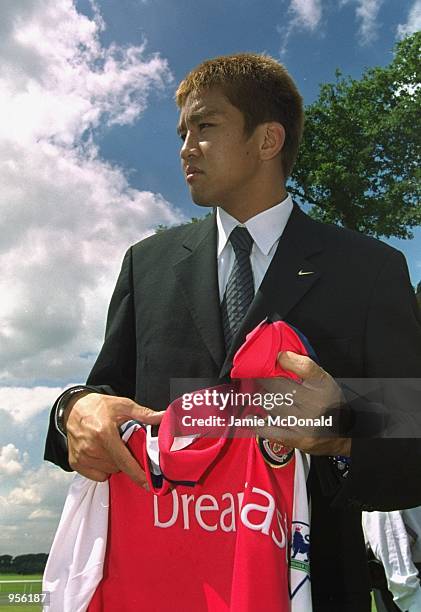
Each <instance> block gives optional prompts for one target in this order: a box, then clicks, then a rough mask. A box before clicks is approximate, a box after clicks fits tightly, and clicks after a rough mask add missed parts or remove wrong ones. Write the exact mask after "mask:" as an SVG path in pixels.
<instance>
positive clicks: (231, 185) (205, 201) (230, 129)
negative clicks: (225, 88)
mask: <svg viewBox="0 0 421 612" xmlns="http://www.w3.org/2000/svg"><path fill="white" fill-rule="evenodd" d="M177 131H178V132H179V134H180V136H181V138H182V140H183V141H184V142H183V146H182V148H181V151H180V155H181V163H182V169H183V173H184V176H185V178H186V181H187V183H188V185H189V188H190V192H191V196H192V199H193V201H194V202H195V203H196V204H199V205H201V206H214V205H218V206H221V207H222V208H225V210H227V211H228V212H229V211H230V210H235V208H236V207H237V206H238V205H239V203H240V202H241V201H242V202H243V206H244V205H246V202H247V196H248V197H250V190H251V191H254V190H255V183H256V181H257V175H258V172H259V166H260V163H259V162H260V159H259V145H258V142H257V137H256V135H255V134H256V131H255V132H254V133H253V134H252V135H251V136H250V137H249V138H247V136H246V134H245V132H244V117H243V114H242V113H241V111H240V110H238V108H236V107H235V106H233V105H232V104H231V103H230V102H229V101H228V99H227V98H226V97H225V95H224V94H223V93H222V92H221V90H220V89H218V88H213V89H209V90H205V91H203V92H201V93H197V94H190V96H188V98H187V100H186V103H185V104H184V106H183V108H182V109H181V113H180V120H179V125H178V128H177ZM252 186H254V187H253V189H251V187H252Z"/></svg>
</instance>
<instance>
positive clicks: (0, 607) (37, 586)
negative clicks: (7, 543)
mask: <svg viewBox="0 0 421 612" xmlns="http://www.w3.org/2000/svg"><path fill="white" fill-rule="evenodd" d="M41 579H42V574H31V575H28V576H26V575H25V576H22V575H21V574H0V595H2V596H4V595H7V594H8V593H30V592H32V593H39V592H40V591H41V583H40V582H32V583H31V582H16V583H15V584H13V583H6V584H4V583H3V584H2V581H3V580H13V581H17V580H27V581H29V580H41ZM30 589H32V591H31V590H30ZM26 610H30V611H31V612H34V611H35V610H37V611H38V612H40V611H41V610H42V606H41V605H40V604H35V603H23V604H16V605H15V604H9V603H6V604H4V603H2V602H0V612H26ZM371 612H377V610H376V606H375V603H374V599H373V596H372V597H371Z"/></svg>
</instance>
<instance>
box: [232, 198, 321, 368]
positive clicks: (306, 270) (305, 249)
mask: <svg viewBox="0 0 421 612" xmlns="http://www.w3.org/2000/svg"><path fill="white" fill-rule="evenodd" d="M317 229H318V225H317V223H315V222H314V221H313V220H312V219H310V218H309V217H308V216H307V215H306V214H304V213H303V212H302V211H301V210H300V209H299V207H298V206H297V205H294V208H293V211H292V213H291V216H290V218H289V220H288V223H287V225H286V227H285V230H284V232H283V234H282V237H281V239H280V241H279V244H278V248H277V250H276V252H275V255H274V256H273V259H272V261H271V264H270V266H269V268H268V271H267V272H266V275H265V277H264V279H263V281H262V283H261V285H260V287H259V289H258V290H257V292H256V295H255V298H254V300H253V302H252V303H251V305H250V308H249V311H248V313H247V315H246V317H245V319H244V321H243V323H242V324H241V326H240V328H239V329H238V331H237V333H236V335H235V337H234V339H233V343H232V347H231V350H230V351H229V353H228V355H227V356H226V359H225V361H224V364H223V366H222V368H221V371H220V377H221V378H224V377H225V376H227V374H228V373H229V371H230V369H231V366H232V359H233V357H234V354H235V352H236V351H237V349H238V348H239V347H240V346H241V344H242V343H243V342H244V340H245V337H246V335H247V334H248V333H249V332H250V331H251V330H252V329H253V328H254V327H255V326H256V325H257V324H258V323H260V322H261V321H262V320H263V319H264V318H265V317H267V316H270V315H271V314H273V313H277V314H278V315H279V316H280V317H281V318H285V317H286V316H287V314H288V313H289V312H290V310H291V309H292V308H293V307H294V306H295V305H296V304H297V303H298V302H299V301H300V300H301V299H302V298H303V297H304V295H305V294H306V293H307V291H308V290H309V289H310V288H311V287H312V286H313V285H314V284H315V283H316V282H317V280H318V279H319V278H320V276H321V272H320V270H317V269H316V267H315V265H314V263H312V262H311V261H310V257H311V256H312V255H314V254H315V253H317V252H320V251H321V250H323V249H322V245H321V242H320V239H319V236H318V231H317Z"/></svg>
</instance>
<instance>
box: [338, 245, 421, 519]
mask: <svg viewBox="0 0 421 612" xmlns="http://www.w3.org/2000/svg"><path fill="white" fill-rule="evenodd" d="M420 319H421V317H420V310H419V308H418V304H417V302H416V298H415V294H414V291H413V289H412V286H411V283H410V280H409V275H408V269H407V266H406V261H405V258H404V257H403V255H402V254H401V253H400V252H398V251H392V252H391V253H390V254H389V255H388V257H387V258H386V261H385V262H384V264H383V266H382V267H381V270H380V271H379V274H378V277H377V280H376V282H375V283H374V285H373V290H372V296H371V300H370V305H369V309H368V313H367V320H366V333H365V339H366V345H365V364H364V365H365V373H366V377H369V378H379V379H387V380H385V381H384V388H387V387H389V389H390V390H391V393H389V395H388V397H391V396H393V395H394V398H393V401H391V402H387V405H386V406H385V412H386V414H387V415H388V418H389V421H393V419H394V418H396V417H397V416H398V420H399V419H401V421H402V415H405V414H406V416H407V427H406V429H404V431H406V432H407V433H404V434H403V435H405V436H410V435H411V434H412V435H414V436H415V435H417V436H418V437H411V438H409V437H402V432H401V434H400V437H396V438H391V437H389V438H381V437H373V438H367V437H363V436H361V437H357V438H354V439H353V441H352V450H351V470H350V475H349V479H348V480H347V482H346V484H345V486H344V487H343V490H342V491H341V494H340V495H339V497H342V496H343V495H345V496H346V497H347V498H348V503H351V504H352V505H355V506H357V507H360V508H361V509H363V510H384V511H387V510H397V509H402V508H409V507H413V506H418V505H421V485H420V483H421V437H420V430H421V404H419V389H420V388H421V320H420ZM404 379H412V380H411V381H408V380H406V381H405V380H404ZM408 384H409V393H408ZM411 388H412V389H413V391H412V392H411ZM417 389H418V399H417ZM401 390H402V393H401ZM401 398H405V399H401ZM399 402H401V404H399ZM403 402H406V403H407V405H402V403H403ZM367 409H369V404H367ZM397 413H399V415H397ZM357 418H358V419H359V418H362V419H363V418H364V415H363V411H362V412H361V414H359V415H357ZM411 419H412V421H411ZM362 422H363V424H364V420H363V421H362ZM411 422H412V426H411ZM404 425H405V424H404ZM412 432H413V433H412Z"/></svg>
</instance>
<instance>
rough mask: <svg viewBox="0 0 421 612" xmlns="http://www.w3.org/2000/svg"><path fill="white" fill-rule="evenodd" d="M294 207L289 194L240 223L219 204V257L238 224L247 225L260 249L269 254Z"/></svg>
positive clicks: (217, 219)
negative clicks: (277, 202)
mask: <svg viewBox="0 0 421 612" xmlns="http://www.w3.org/2000/svg"><path fill="white" fill-rule="evenodd" d="M292 208H293V203H292V198H291V196H290V195H288V196H287V197H286V198H285V200H282V202H280V203H279V204H276V205H275V206H272V207H271V208H267V209H266V210H263V211H262V212H261V213H259V214H257V215H255V216H254V217H252V218H251V219H248V221H246V222H245V223H239V222H238V221H237V219H235V218H234V217H232V216H231V215H230V214H228V213H227V212H226V211H225V210H223V209H222V208H220V207H219V206H218V208H217V209H216V223H217V227H218V257H219V256H220V254H221V253H222V251H223V249H224V248H225V245H226V244H227V242H228V238H229V236H230V234H231V232H232V230H233V229H234V227H236V226H237V225H240V226H242V227H246V228H247V229H248V231H249V232H250V235H251V237H252V238H253V241H254V242H255V243H256V245H257V247H258V248H259V250H260V251H261V252H262V253H263V254H264V255H268V254H269V251H270V249H271V248H272V247H273V245H274V244H275V242H276V241H277V240H279V238H280V237H281V236H282V233H283V231H284V229H285V226H286V224H287V222H288V219H289V216H290V214H291V212H292Z"/></svg>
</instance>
